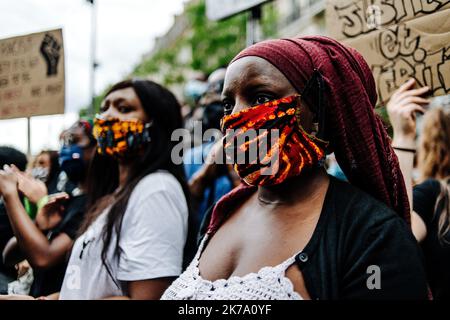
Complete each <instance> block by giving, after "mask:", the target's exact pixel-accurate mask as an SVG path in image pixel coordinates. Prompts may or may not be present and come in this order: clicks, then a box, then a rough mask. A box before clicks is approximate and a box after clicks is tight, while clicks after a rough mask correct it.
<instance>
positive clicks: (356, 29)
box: [326, 0, 450, 40]
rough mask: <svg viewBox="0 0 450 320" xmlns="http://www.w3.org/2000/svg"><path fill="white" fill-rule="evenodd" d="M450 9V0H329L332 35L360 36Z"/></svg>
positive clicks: (329, 20) (329, 19) (345, 37)
mask: <svg viewBox="0 0 450 320" xmlns="http://www.w3.org/2000/svg"><path fill="white" fill-rule="evenodd" d="M448 8H450V0H329V1H328V2H327V8H326V21H327V26H328V35H329V36H330V37H332V38H334V39H336V40H344V39H350V38H356V37H358V36H361V35H364V34H368V33H371V32H375V31H377V30H379V29H380V27H381V28H385V27H388V26H391V25H394V24H400V23H402V22H406V21H409V20H411V19H415V18H419V17H421V16H424V15H428V14H432V13H435V12H438V11H441V10H444V9H448Z"/></svg>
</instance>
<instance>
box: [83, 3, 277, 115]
mask: <svg viewBox="0 0 450 320" xmlns="http://www.w3.org/2000/svg"><path fill="white" fill-rule="evenodd" d="M185 10H186V11H185V13H184V14H185V15H186V17H187V19H188V21H189V28H188V29H187V30H186V31H185V32H184V33H183V36H182V37H181V38H180V39H178V40H177V42H176V43H174V44H173V45H172V46H171V47H169V48H165V49H163V50H160V51H159V52H156V53H155V54H154V55H152V56H151V57H148V58H146V59H143V60H142V61H141V62H140V63H139V64H137V65H136V67H135V68H134V69H133V71H132V72H131V74H130V76H131V77H135V76H137V77H146V76H151V75H152V74H153V75H154V74H158V75H160V76H161V75H162V78H163V80H162V84H163V85H165V86H168V87H170V86H171V85H173V84H183V83H185V82H186V80H187V79H186V77H185V71H186V70H188V69H190V70H195V71H201V72H203V73H205V74H209V73H211V72H212V71H214V70H215V69H217V68H219V67H222V66H226V65H227V64H228V63H229V62H230V60H231V59H232V58H233V57H234V56H235V55H236V54H237V53H238V52H239V51H241V50H242V49H243V48H244V47H245V42H246V23H247V17H248V14H249V13H240V14H238V15H235V16H233V17H231V18H229V19H226V20H222V21H210V20H208V18H207V17H206V5H205V0H198V1H191V2H190V3H189V4H188V5H187V6H186V8H185ZM261 25H262V32H263V37H264V38H273V37H276V29H277V28H276V25H277V14H276V10H275V7H274V5H273V4H272V3H269V4H266V5H264V6H263V8H262V19H261ZM184 48H190V50H191V51H192V54H191V57H192V58H191V59H190V61H184V62H181V61H180V59H179V55H180V52H181V50H183V49H184ZM104 92H106V90H105V91H104ZM104 92H103V93H104ZM102 98H103V94H102V95H100V96H98V97H96V98H95V103H94V106H95V112H98V110H99V106H100V102H101V99H102ZM80 116H87V108H85V109H82V110H81V111H80Z"/></svg>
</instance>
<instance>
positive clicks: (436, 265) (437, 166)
mask: <svg viewBox="0 0 450 320" xmlns="http://www.w3.org/2000/svg"><path fill="white" fill-rule="evenodd" d="M414 82H415V81H414V80H410V81H409V82H407V83H406V84H404V85H403V86H402V87H400V88H399V89H398V90H397V91H396V92H395V93H394V95H393V96H392V98H391V101H390V102H389V104H388V112H389V117H390V120H391V123H392V127H393V129H394V139H393V146H394V149H395V150H396V152H397V154H398V157H399V159H400V164H401V168H402V171H403V176H404V178H405V184H406V185H407V187H408V189H409V195H410V197H412V198H411V200H412V205H413V213H412V228H413V232H414V235H415V237H416V239H417V240H418V241H419V242H420V243H421V245H422V249H423V252H424V255H425V260H426V270H427V275H428V282H429V286H430V289H431V291H432V294H433V297H434V298H435V299H439V300H450V203H449V197H450V103H449V101H450V96H447V98H445V97H443V98H440V99H441V101H442V102H441V103H439V100H434V101H433V103H431V104H430V105H429V102H430V101H429V100H427V99H424V98H423V97H421V95H423V94H425V93H426V92H427V91H428V88H427V87H424V88H419V89H414V88H413V85H414ZM445 99H447V102H445ZM436 101H438V102H436ZM416 113H419V114H424V113H425V115H424V116H423V119H422V126H418V125H417V129H416V118H417V115H416ZM416 132H419V133H420V135H419V141H418V150H417V170H418V173H419V181H422V182H421V183H420V184H418V185H416V186H414V188H412V177H411V176H412V171H413V162H414V154H415V152H416V143H417V142H416Z"/></svg>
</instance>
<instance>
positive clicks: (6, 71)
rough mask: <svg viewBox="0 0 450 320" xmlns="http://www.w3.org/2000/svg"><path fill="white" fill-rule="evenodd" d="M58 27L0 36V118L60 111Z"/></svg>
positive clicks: (61, 73) (61, 83)
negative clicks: (17, 34)
mask: <svg viewBox="0 0 450 320" xmlns="http://www.w3.org/2000/svg"><path fill="white" fill-rule="evenodd" d="M64 93H65V86H64V49H63V37H62V30H61V29H58V30H52V31H47V32H41V33H34V34H30V35H26V36H20V37H14V38H8V39H3V40H0V119H11V118H20V117H30V116H37V115H50V114H60V113H64Z"/></svg>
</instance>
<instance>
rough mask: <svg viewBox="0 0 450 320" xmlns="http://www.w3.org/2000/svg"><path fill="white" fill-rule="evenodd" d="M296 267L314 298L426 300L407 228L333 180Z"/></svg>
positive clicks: (367, 197)
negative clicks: (315, 224)
mask: <svg viewBox="0 0 450 320" xmlns="http://www.w3.org/2000/svg"><path fill="white" fill-rule="evenodd" d="M211 214H212V210H209V211H208V213H207V214H206V215H205V219H204V221H203V223H202V227H201V230H200V234H199V239H201V238H202V237H203V236H204V234H205V232H206V229H207V226H208V224H209V220H210V219H211ZM296 262H297V265H298V267H299V268H300V270H301V271H302V274H303V277H304V281H305V285H306V289H307V291H308V293H309V294H310V296H311V298H312V299H319V300H329V299H427V297H428V295H427V294H428V291H427V283H426V275H425V270H424V266H423V258H422V255H421V251H420V248H419V246H418V244H417V242H416V240H415V238H414V236H413V235H412V233H411V231H410V228H409V226H408V225H407V224H406V223H405V222H404V220H403V219H401V218H400V217H399V216H398V215H397V214H396V213H395V212H394V211H393V210H391V209H389V208H388V207H387V206H386V205H384V204H383V203H381V202H379V201H377V200H375V199H374V198H372V197H371V196H370V195H368V194H366V193H365V192H363V191H361V190H359V189H358V188H356V187H354V186H352V185H350V184H349V183H346V182H342V181H339V180H337V179H335V178H333V177H331V181H330V186H329V188H328V191H327V194H326V197H325V201H324V206H323V208H322V213H321V216H320V218H319V221H318V223H317V226H316V229H315V231H314V233H313V235H312V237H311V240H310V241H309V243H308V244H307V245H306V247H305V249H304V250H303V252H301V253H299V254H298V255H297V256H296ZM378 280H379V281H378ZM378 286H380V288H379V289H377V287H378Z"/></svg>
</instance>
